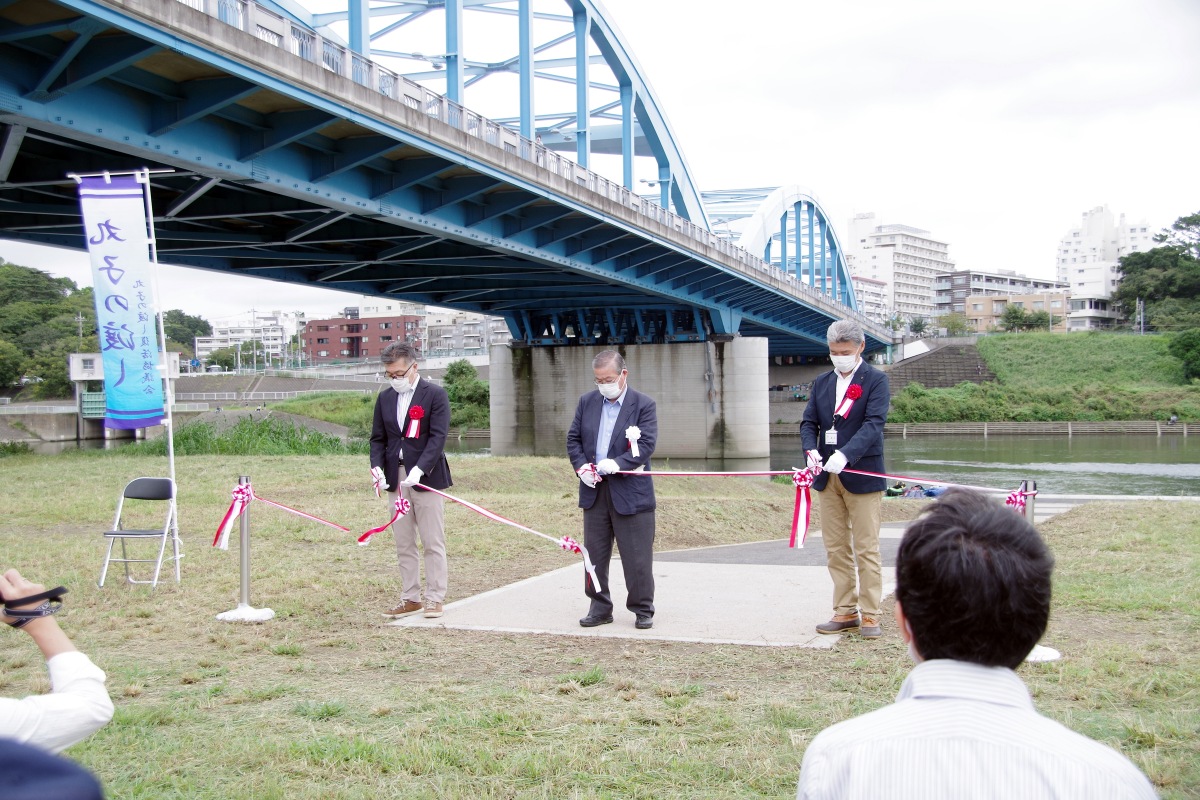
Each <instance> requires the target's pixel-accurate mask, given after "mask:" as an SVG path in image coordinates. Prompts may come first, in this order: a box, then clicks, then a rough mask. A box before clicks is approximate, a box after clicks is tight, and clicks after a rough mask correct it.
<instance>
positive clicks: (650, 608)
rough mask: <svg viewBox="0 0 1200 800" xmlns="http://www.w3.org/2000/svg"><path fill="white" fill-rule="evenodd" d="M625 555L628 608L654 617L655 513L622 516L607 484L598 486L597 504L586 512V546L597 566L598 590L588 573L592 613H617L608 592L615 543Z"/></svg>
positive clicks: (585, 580)
mask: <svg viewBox="0 0 1200 800" xmlns="http://www.w3.org/2000/svg"><path fill="white" fill-rule="evenodd" d="M614 541H615V542H616V543H617V548H618V549H619V550H620V552H621V567H622V569H623V571H624V573H625V588H626V589H627V590H628V595H627V597H626V599H625V607H626V608H628V609H629V610H630V611H632V612H633V613H634V614H648V615H650V616H654V571H653V567H654V512H653V511H642V512H639V513H637V514H618V513H617V511H616V509H614V508H613V507H612V502H611V498H610V496H609V487H608V482H607V481H601V483H600V485H599V486H597V487H596V502H595V503H594V504H593V505H592V507H591V508H586V509H584V511H583V546H584V547H586V548H587V551H588V555H589V556H590V557H591V559H592V563H593V564H594V565H595V567H596V578H597V579H598V580H599V581H600V585H599V586H598V587H595V586H592V581H591V579H590V578H589V577H588V576H587V574H586V573H585V574H584V577H583V591H584V594H586V595H587V596H588V597H590V598H591V599H592V604H591V608H590V609H589V611H588V613H589V614H592V615H607V614H611V613H612V610H613V602H612V596H611V595H610V594H609V592H608V566H609V561H611V560H612V550H613V542H614Z"/></svg>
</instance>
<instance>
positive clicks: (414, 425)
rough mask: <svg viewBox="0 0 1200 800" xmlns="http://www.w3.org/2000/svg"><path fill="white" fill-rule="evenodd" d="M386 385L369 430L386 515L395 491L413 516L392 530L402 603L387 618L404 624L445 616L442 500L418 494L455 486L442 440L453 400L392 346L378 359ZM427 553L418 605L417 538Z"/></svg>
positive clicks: (402, 347)
mask: <svg viewBox="0 0 1200 800" xmlns="http://www.w3.org/2000/svg"><path fill="white" fill-rule="evenodd" d="M380 360H381V361H382V362H383V368H384V370H386V374H387V377H388V381H389V383H390V384H391V386H390V387H389V388H387V389H384V390H383V391H382V392H380V393H379V397H377V398H376V399H375V417H374V420H373V421H372V424H371V475H372V477H373V478H374V479H375V482H376V483H377V484H378V485H379V486H380V488H383V489H388V490H389V491H388V493H387V498H388V513H389V514H391V513H393V512H394V509H395V503H396V490H397V489H398V490H399V491H400V493H401V495H402V496H403V497H404V498H405V499H406V500H408V502H410V503H412V509H411V510H410V511H409V512H408V513H407V514H405V515H404V516H403V517H401V518H400V519H398V520H396V523H395V524H394V525H392V533H393V534H394V535H395V537H396V557H397V559H398V560H399V562H400V592H401V594H400V604H399V605H398V606H396V607H395V608H391V609H388V610H387V611H385V612H384V616H385V617H393V618H395V617H405V616H408V615H409V614H415V613H417V612H418V611H423V612H424V613H425V616H426V617H440V616H442V603H443V602H444V601H445V599H446V585H447V581H448V579H449V567H448V565H447V563H446V529H445V523H444V504H445V500H444V498H442V496H441V495H438V494H434V493H433V492H426V491H423V490H421V489H420V488H419V487H420V486H422V485H424V486H431V487H433V488H434V489H447V488H449V487H450V486H451V485H452V482H451V480H450V465H449V464H447V463H446V453H445V448H446V434H447V433H448V432H449V431H450V399H449V398H448V397H447V396H446V390H445V389H443V388H442V387H440V386H437V385H435V384H432V383H430V382H429V381H428V380H421V375H420V373H418V372H417V352H416V349H415V348H413V346H412V345H410V344H407V343H405V342H396V343H394V344H390V345H388V346H387V347H385V348H384V349H383V352H382V353H381V354H380ZM418 533H419V534H420V537H421V547H422V549H423V550H424V551H425V602H424V604H422V602H421V564H420V560H419V559H418V557H417V535H418Z"/></svg>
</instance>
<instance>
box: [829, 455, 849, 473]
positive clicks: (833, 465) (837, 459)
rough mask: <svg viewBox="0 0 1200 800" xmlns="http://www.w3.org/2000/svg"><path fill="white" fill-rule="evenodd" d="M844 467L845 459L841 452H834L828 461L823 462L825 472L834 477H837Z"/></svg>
mask: <svg viewBox="0 0 1200 800" xmlns="http://www.w3.org/2000/svg"><path fill="white" fill-rule="evenodd" d="M845 466H846V457H845V456H844V455H842V451H841V450H835V451H834V453H833V455H831V456H830V457H829V460H828V461H826V462H825V471H826V472H832V473H833V474H834V475H837V474H838V473H839V472H841V471H842V468H843V467H845Z"/></svg>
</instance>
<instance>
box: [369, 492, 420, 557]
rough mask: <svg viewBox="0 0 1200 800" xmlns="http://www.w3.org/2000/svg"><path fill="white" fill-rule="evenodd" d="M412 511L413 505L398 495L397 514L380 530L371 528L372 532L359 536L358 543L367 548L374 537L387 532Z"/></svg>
mask: <svg viewBox="0 0 1200 800" xmlns="http://www.w3.org/2000/svg"><path fill="white" fill-rule="evenodd" d="M410 510H412V503H410V502H408V501H407V500H405V499H404V498H403V497H401V496H400V495H398V494H397V495H396V513H395V514H392V518H391V519H389V520H388V521H387V522H386V523H384V524H383V525H380V526H379V527H378V528H371V530H369V531H367V532H366V533H364V534H363V535H362V536H359V537H358V543H359V544H360V545H363V546H364V547H365V546H366V545H367V544H368V543H369V542H370V541H371V537H372V536H374V535H375V534H377V533H379V532H381V531H384V530H386V529H387V528H388V527H390V526H391V524H392V523H393V522H395V521H396V520H398V519H400V518H401V517H403V516H404V515H405V514H407V513H408V512H409V511H410Z"/></svg>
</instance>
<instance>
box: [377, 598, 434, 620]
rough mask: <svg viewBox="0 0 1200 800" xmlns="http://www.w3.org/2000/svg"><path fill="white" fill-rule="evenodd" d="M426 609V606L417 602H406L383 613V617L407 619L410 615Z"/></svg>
mask: <svg viewBox="0 0 1200 800" xmlns="http://www.w3.org/2000/svg"><path fill="white" fill-rule="evenodd" d="M424 609H425V606H423V605H421V604H420V603H419V602H417V601H416V600H405V601H404V602H403V603H401V604H400V605H398V606H396V607H395V608H389V609H388V610H387V611H385V612H383V615H384V616H385V617H391V618H392V619H397V618H399V617H407V616H408V615H409V614H415V613H417V612H418V611H422V610H424Z"/></svg>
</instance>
